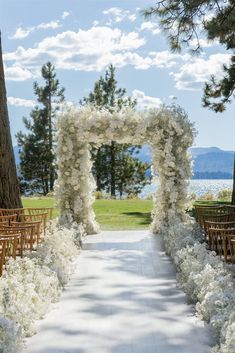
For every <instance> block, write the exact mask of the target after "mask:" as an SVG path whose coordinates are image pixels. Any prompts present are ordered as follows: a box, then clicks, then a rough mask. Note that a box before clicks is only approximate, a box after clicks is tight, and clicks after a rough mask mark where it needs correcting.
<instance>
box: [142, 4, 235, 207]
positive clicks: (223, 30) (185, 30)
mask: <svg viewBox="0 0 235 353" xmlns="http://www.w3.org/2000/svg"><path fill="white" fill-rule="evenodd" d="M143 13H144V15H145V16H146V17H148V16H152V15H154V16H157V17H158V18H159V20H160V26H161V27H162V29H163V31H164V32H165V33H166V34H167V37H168V40H169V43H170V47H171V50H172V51H180V50H181V49H182V46H186V47H190V43H191V41H192V40H193V39H196V42H197V47H196V49H195V50H194V52H196V53H197V52H200V51H201V46H200V41H199V32H201V31H202V29H203V32H204V33H205V35H206V36H207V39H208V40H212V41H213V40H217V41H219V43H220V44H221V45H222V46H223V47H225V49H226V50H227V51H229V52H230V53H231V54H232V55H231V59H230V64H229V65H224V66H223V70H224V74H223V77H222V78H219V79H218V78H216V77H215V76H212V77H211V79H210V81H209V82H207V83H205V86H204V94H203V97H202V103H203V106H204V107H207V108H209V109H212V110H213V111H215V112H216V113H218V112H220V113H222V112H223V111H224V110H225V109H226V105H227V104H228V103H231V102H232V100H233V98H234V97H235V55H234V49H235V3H234V0H228V1H224V0H217V1H214V0H201V1H192V0H158V1H157V2H156V3H155V6H153V7H150V8H148V9H146V10H144V11H143ZM234 195H235V169H234V174H233V198H232V204H235V196H234Z"/></svg>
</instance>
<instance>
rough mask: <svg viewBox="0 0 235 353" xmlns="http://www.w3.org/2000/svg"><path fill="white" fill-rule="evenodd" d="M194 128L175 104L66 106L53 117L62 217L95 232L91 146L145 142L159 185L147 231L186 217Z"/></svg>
mask: <svg viewBox="0 0 235 353" xmlns="http://www.w3.org/2000/svg"><path fill="white" fill-rule="evenodd" d="M193 135H194V129H193V126H192V124H191V123H190V122H189V120H188V118H187V115H186V113H185V112H184V111H183V110H182V109H181V108H180V107H178V106H171V107H166V106H163V107H161V108H160V109H158V110H149V111H144V112H142V113H138V112H136V111H134V110H133V109H130V108H129V109H125V110H122V111H119V112H113V113H111V112H109V111H106V110H102V111H100V110H98V109H95V108H94V107H81V108H76V107H70V108H67V109H65V111H64V112H63V113H61V114H60V115H59V117H58V136H57V162H58V181H57V186H56V196H57V200H58V203H59V207H60V211H61V217H62V218H63V219H65V220H66V219H67V220H73V221H76V222H78V223H81V224H83V226H84V228H85V230H86V232H87V233H88V234H92V233H97V232H99V225H98V224H97V222H96V220H95V214H94V211H93V209H92V204H93V202H94V190H95V188H96V185H95V180H94V178H93V175H92V173H91V168H92V161H91V155H90V148H91V144H96V145H97V146H100V145H102V144H109V143H110V142H111V141H116V142H117V143H130V144H134V145H142V144H144V143H148V144H150V146H151V148H152V153H153V165H152V168H153V171H154V173H156V172H157V173H158V175H159V179H160V188H159V189H158V191H157V192H156V193H155V194H154V196H153V199H154V207H153V212H152V225H151V230H152V231H153V232H154V233H157V232H158V231H159V230H160V228H161V227H166V226H168V225H170V224H171V225H173V224H175V223H174V222H177V223H178V222H179V221H180V222H182V221H184V220H185V207H186V202H187V180H188V179H189V178H190V176H191V160H190V155H189V154H188V148H189V147H190V146H191V145H192V142H193Z"/></svg>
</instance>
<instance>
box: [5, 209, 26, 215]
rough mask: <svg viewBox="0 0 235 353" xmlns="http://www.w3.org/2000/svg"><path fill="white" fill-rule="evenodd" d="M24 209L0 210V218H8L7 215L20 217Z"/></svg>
mask: <svg viewBox="0 0 235 353" xmlns="http://www.w3.org/2000/svg"><path fill="white" fill-rule="evenodd" d="M24 212H25V208H0V216H8V215H13V214H17V215H21V214H24Z"/></svg>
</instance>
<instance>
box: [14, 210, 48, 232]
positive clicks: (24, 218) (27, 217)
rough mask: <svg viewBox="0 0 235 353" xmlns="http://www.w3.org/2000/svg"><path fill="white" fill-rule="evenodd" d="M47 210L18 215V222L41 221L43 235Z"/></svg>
mask: <svg viewBox="0 0 235 353" xmlns="http://www.w3.org/2000/svg"><path fill="white" fill-rule="evenodd" d="M47 214H48V213H47V212H41V213H37V214H24V215H21V216H20V220H19V221H20V222H37V221H39V222H42V224H43V232H44V235H45V233H46V224H47V223H46V222H47Z"/></svg>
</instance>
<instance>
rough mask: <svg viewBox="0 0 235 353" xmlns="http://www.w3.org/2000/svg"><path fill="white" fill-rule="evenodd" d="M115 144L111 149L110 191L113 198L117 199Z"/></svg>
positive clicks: (112, 144)
mask: <svg viewBox="0 0 235 353" xmlns="http://www.w3.org/2000/svg"><path fill="white" fill-rule="evenodd" d="M115 162H116V160H115V142H113V141H112V142H111V147H110V164H111V165H110V190H111V196H112V197H113V198H114V199H115V198H116V176H115V167H116V166H115Z"/></svg>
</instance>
